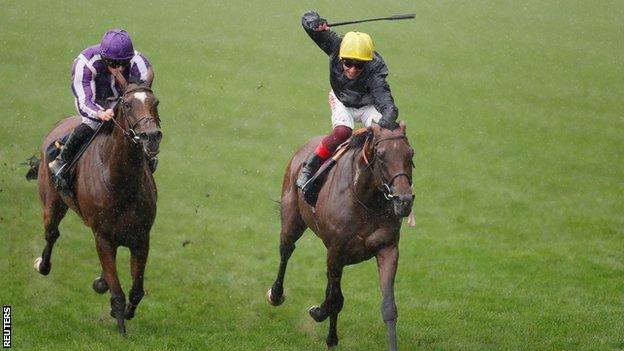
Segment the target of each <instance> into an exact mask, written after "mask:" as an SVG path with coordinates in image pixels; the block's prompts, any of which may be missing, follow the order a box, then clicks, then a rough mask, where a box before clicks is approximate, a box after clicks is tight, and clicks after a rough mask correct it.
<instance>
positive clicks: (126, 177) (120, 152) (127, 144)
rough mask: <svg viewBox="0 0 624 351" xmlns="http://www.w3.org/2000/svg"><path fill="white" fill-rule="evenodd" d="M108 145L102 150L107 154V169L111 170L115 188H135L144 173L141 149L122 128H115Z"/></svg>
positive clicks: (110, 173) (110, 174)
mask: <svg viewBox="0 0 624 351" xmlns="http://www.w3.org/2000/svg"><path fill="white" fill-rule="evenodd" d="M107 139H108V140H107V143H106V144H108V145H104V149H103V150H102V151H103V152H104V153H106V156H105V158H104V159H105V162H104V163H105V167H107V168H108V170H109V176H110V181H111V183H112V184H113V185H114V186H115V187H134V186H136V184H133V182H134V181H138V180H139V179H141V177H138V175H140V174H142V172H143V155H142V153H141V149H140V147H138V145H135V144H133V143H132V142H131V141H130V139H129V138H128V137H127V136H125V135H124V134H123V131H122V130H121V129H120V128H114V129H113V131H112V133H111V136H110V138H107Z"/></svg>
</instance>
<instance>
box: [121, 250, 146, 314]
mask: <svg viewBox="0 0 624 351" xmlns="http://www.w3.org/2000/svg"><path fill="white" fill-rule="evenodd" d="M148 251H149V246H148V245H145V246H143V247H139V248H136V247H133V248H130V254H131V259H130V262H131V263H130V269H131V271H132V289H130V296H129V298H128V304H127V305H126V311H125V318H126V319H132V318H133V317H134V311H135V310H136V308H137V306H138V305H139V302H141V299H142V298H143V295H145V291H144V290H143V274H144V272H145V263H146V262H147V253H148Z"/></svg>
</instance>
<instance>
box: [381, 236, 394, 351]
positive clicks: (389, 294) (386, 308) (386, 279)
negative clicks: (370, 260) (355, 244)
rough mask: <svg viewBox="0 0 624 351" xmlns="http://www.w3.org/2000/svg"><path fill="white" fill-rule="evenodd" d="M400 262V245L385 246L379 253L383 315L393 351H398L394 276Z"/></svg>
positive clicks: (389, 343)
mask: <svg viewBox="0 0 624 351" xmlns="http://www.w3.org/2000/svg"><path fill="white" fill-rule="evenodd" d="M398 263H399V247H398V246H397V245H393V246H389V247H385V248H383V249H381V250H380V251H379V252H378V253H377V269H378V270H379V285H380V288H381V294H382V296H383V300H382V302H381V316H382V317H383V320H384V323H386V329H387V331H388V345H389V347H390V350H391V351H396V349H397V340H396V320H397V307H396V304H395V302H394V277H395V276H396V271H397V265H398Z"/></svg>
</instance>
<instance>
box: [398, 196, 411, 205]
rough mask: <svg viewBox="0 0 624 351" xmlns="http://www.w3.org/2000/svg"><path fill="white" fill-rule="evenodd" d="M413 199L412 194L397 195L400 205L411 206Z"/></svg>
mask: <svg viewBox="0 0 624 351" xmlns="http://www.w3.org/2000/svg"><path fill="white" fill-rule="evenodd" d="M413 201H414V195H412V194H403V195H399V202H400V204H401V206H405V207H408V206H409V207H411V206H412V202H413Z"/></svg>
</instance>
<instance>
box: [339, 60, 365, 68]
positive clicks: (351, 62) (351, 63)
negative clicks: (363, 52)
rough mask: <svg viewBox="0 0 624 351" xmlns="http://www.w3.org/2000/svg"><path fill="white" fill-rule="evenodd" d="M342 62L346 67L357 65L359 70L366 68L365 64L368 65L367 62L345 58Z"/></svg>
mask: <svg viewBox="0 0 624 351" xmlns="http://www.w3.org/2000/svg"><path fill="white" fill-rule="evenodd" d="M342 64H343V65H344V66H345V67H347V68H352V67H355V69H357V70H358V71H359V70H362V69H363V68H364V66H365V65H366V62H364V61H357V60H349V59H345V60H342Z"/></svg>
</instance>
